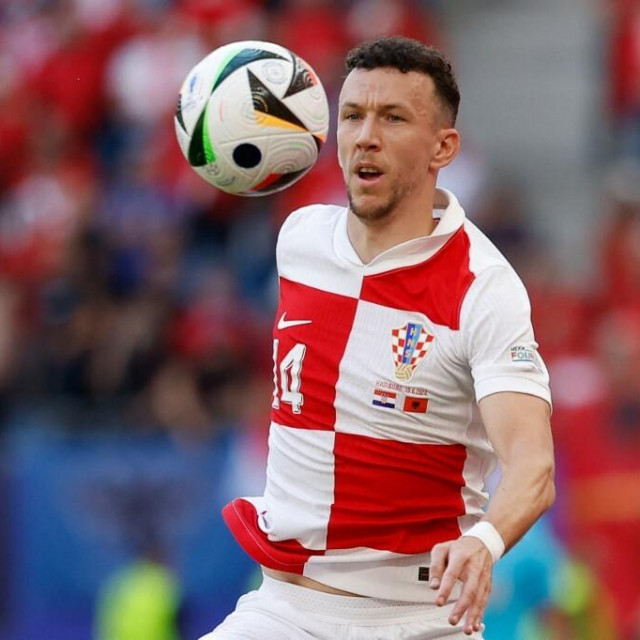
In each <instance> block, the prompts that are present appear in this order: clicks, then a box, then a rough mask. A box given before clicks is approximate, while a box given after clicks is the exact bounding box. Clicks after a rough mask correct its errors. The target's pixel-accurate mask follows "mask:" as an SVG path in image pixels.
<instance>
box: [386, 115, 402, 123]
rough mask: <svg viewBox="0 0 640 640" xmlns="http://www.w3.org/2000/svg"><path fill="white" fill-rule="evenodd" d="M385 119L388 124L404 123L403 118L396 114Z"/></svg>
mask: <svg viewBox="0 0 640 640" xmlns="http://www.w3.org/2000/svg"><path fill="white" fill-rule="evenodd" d="M387 117H388V119H389V122H404V118H403V117H402V116H399V115H398V114H397V113H390V114H389V115H388V116H387Z"/></svg>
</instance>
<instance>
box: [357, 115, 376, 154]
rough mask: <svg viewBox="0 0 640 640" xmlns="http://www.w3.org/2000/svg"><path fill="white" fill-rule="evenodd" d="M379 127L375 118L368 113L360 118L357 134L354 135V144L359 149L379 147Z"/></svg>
mask: <svg viewBox="0 0 640 640" xmlns="http://www.w3.org/2000/svg"><path fill="white" fill-rule="evenodd" d="M380 143H381V140H380V129H379V125H378V121H377V119H376V118H375V117H374V116H373V115H368V116H367V117H366V118H363V119H362V120H361V124H360V128H359V129H358V135H357V137H356V146H357V147H359V148H360V149H366V150H371V149H378V148H380Z"/></svg>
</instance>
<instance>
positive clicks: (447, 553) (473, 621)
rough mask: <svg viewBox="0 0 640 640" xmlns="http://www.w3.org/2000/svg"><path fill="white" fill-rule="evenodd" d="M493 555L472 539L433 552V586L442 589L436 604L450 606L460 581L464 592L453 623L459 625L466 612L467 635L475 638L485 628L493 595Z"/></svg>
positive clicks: (457, 604) (439, 590)
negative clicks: (453, 592) (483, 623)
mask: <svg viewBox="0 0 640 640" xmlns="http://www.w3.org/2000/svg"><path fill="white" fill-rule="evenodd" d="M492 569H493V562H492V559H491V554H490V553H489V550H488V549H487V547H485V545H484V544H483V543H482V541H481V540H479V539H478V538H473V537H471V536H468V537H461V538H458V539H457V540H451V541H449V542H443V543H441V544H437V545H435V547H433V549H432V550H431V566H430V568H429V575H430V580H429V586H430V587H431V588H432V589H438V593H437V595H436V604H437V605H438V606H439V607H441V606H443V605H444V604H446V602H447V600H448V599H449V596H450V595H451V591H452V590H453V587H454V585H455V583H456V581H457V580H460V581H462V583H463V585H462V593H461V594H460V599H459V600H458V602H457V603H456V605H455V607H454V608H453V611H452V612H451V615H450V616H449V622H450V623H451V624H452V625H457V624H458V622H459V621H460V619H461V618H462V616H463V615H464V614H465V612H466V617H465V621H464V629H463V630H464V632H465V633H466V634H467V635H471V634H472V633H473V632H474V631H480V629H481V628H482V617H483V616H484V610H485V607H486V606H487V601H488V600H489V594H490V593H491V572H492Z"/></svg>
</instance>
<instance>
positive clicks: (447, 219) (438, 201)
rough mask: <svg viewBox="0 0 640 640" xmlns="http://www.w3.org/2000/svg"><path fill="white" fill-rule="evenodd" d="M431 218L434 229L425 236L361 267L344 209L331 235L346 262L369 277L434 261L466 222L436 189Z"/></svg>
mask: <svg viewBox="0 0 640 640" xmlns="http://www.w3.org/2000/svg"><path fill="white" fill-rule="evenodd" d="M434 205H435V206H434V210H433V217H434V218H437V219H438V224H437V225H436V228H435V229H434V230H433V231H432V232H431V234H430V235H428V236H422V237H420V238H414V239H412V240H408V241H407V242H403V243H401V244H398V245H396V246H395V247H391V248H390V249H387V250H386V251H383V252H382V253H381V254H380V255H378V256H376V257H375V258H374V259H373V260H371V262H369V263H367V264H364V263H363V262H362V260H360V257H359V256H358V254H357V253H356V251H355V249H354V248H353V245H352V244H351V241H350V240H349V234H348V232H347V214H348V209H347V208H345V209H344V210H343V211H342V213H341V214H340V216H339V219H338V224H337V225H336V229H335V233H334V239H333V244H334V249H335V251H336V253H337V254H338V255H339V256H340V257H341V258H342V259H344V260H346V261H347V262H350V263H351V264H354V265H356V266H359V267H364V269H365V270H366V272H367V273H368V274H374V273H382V272H384V271H390V270H392V269H398V268H401V267H409V266H412V265H414V264H418V263H420V262H424V261H425V260H428V259H429V258H431V257H433V256H434V255H435V254H436V253H438V251H440V249H442V247H444V245H445V244H446V243H447V241H448V240H449V238H451V236H453V234H454V233H455V232H456V231H458V229H460V227H462V225H463V224H464V221H465V213H464V209H463V208H462V207H461V206H460V203H459V202H458V200H457V198H456V197H455V196H454V195H453V193H451V192H450V191H448V190H447V189H436V191H435V201H434Z"/></svg>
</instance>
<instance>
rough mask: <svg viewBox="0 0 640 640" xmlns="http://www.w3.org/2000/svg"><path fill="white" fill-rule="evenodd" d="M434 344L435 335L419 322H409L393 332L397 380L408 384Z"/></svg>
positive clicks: (392, 340) (392, 346)
mask: <svg viewBox="0 0 640 640" xmlns="http://www.w3.org/2000/svg"><path fill="white" fill-rule="evenodd" d="M432 342H433V334H432V333H429V332H428V331H427V330H426V329H425V328H424V327H423V326H422V325H421V324H419V323H417V322H407V324H405V325H404V327H399V328H398V329H392V330H391V350H392V352H393V360H394V364H395V376H396V379H397V380H402V381H404V382H406V381H407V380H410V379H411V376H412V375H413V374H414V372H415V370H416V368H417V367H418V365H419V364H420V363H421V362H422V360H423V359H424V357H425V356H426V355H427V352H428V351H429V349H430V348H431V343H432Z"/></svg>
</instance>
